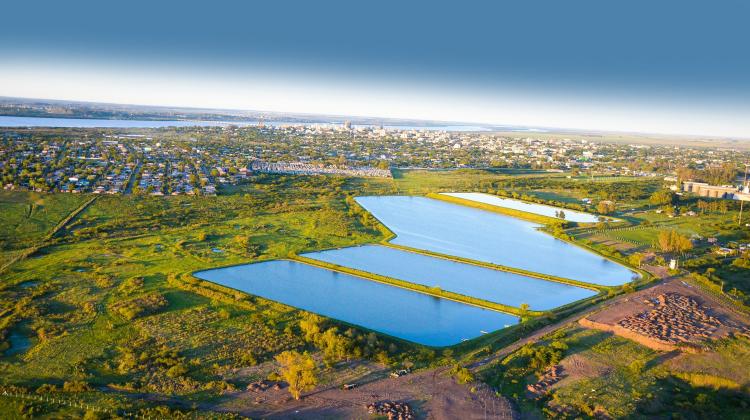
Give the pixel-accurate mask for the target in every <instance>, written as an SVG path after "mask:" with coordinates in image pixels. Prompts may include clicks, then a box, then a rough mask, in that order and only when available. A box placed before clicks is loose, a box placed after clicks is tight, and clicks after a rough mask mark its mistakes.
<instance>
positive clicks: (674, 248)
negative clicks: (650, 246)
mask: <svg viewBox="0 0 750 420" xmlns="http://www.w3.org/2000/svg"><path fill="white" fill-rule="evenodd" d="M656 244H657V246H658V247H659V249H661V250H662V251H664V252H678V253H680V254H684V253H685V252H687V251H690V250H691V249H693V241H691V240H690V238H688V237H687V236H685V235H681V234H679V233H678V232H677V231H676V230H662V231H661V232H659V235H658V236H657V237H656Z"/></svg>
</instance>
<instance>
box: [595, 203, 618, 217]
mask: <svg viewBox="0 0 750 420" xmlns="http://www.w3.org/2000/svg"><path fill="white" fill-rule="evenodd" d="M596 211H597V213H599V214H610V213H612V212H613V211H615V203H613V202H612V201H610V200H602V201H600V202H599V203H598V204H597V205H596Z"/></svg>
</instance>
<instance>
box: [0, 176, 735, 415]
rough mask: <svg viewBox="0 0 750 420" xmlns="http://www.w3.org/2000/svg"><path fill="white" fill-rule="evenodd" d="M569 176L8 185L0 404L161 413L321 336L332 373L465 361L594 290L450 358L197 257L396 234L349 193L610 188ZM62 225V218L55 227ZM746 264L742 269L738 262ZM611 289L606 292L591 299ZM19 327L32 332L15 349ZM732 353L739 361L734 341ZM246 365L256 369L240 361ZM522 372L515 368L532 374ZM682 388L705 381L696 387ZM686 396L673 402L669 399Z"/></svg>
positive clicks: (202, 399) (588, 347)
mask: <svg viewBox="0 0 750 420" xmlns="http://www.w3.org/2000/svg"><path fill="white" fill-rule="evenodd" d="M617 181H621V180H617ZM571 183H575V184H576V185H578V184H583V182H581V181H571V180H566V179H565V178H564V177H559V176H557V174H555V175H554V176H549V175H548V174H537V173H531V174H529V173H523V174H520V175H514V174H510V173H507V172H492V171H479V170H460V171H451V172H445V171H416V170H415V171H403V172H398V173H396V177H395V179H393V180H390V179H348V178H338V177H324V176H309V177H301V176H280V175H260V176H256V177H254V178H253V179H252V180H251V182H249V183H247V184H245V185H237V186H227V187H223V188H222V189H221V190H220V194H219V195H218V196H216V197H201V196H195V197H186V196H176V197H151V196H143V195H128V196H100V197H98V198H97V199H96V200H95V201H93V202H92V203H91V204H90V205H88V206H87V207H85V209H83V210H82V211H81V212H80V213H78V214H75V213H74V212H75V211H76V209H80V208H82V205H83V204H85V203H86V202H87V200H89V199H90V198H91V196H81V195H72V194H35V193H23V192H3V193H1V194H0V208H2V209H3V213H2V214H3V222H4V223H3V224H2V226H0V235H2V236H0V237H2V238H3V249H2V254H0V257H2V260H3V261H4V262H13V261H14V260H13V258H14V257H18V260H17V261H15V262H13V264H11V265H9V267H7V269H6V271H5V272H4V273H3V274H2V280H1V281H0V335H1V338H2V341H1V342H0V351H1V352H3V353H2V355H0V370H2V372H3V375H1V379H0V389H1V390H3V391H6V392H11V393H13V395H16V396H15V397H13V398H0V410H4V411H6V410H7V411H9V412H12V413H19V414H18V416H21V415H23V414H28V413H32V414H34V415H38V416H43V415H48V416H58V417H59V416H70V417H80V416H82V415H83V414H84V413H86V412H93V411H94V410H110V411H108V412H110V413H112V412H114V411H112V410H115V411H117V410H119V412H121V413H124V412H126V411H127V412H128V413H130V414H134V413H139V414H140V415H148V414H151V415H156V416H158V414H155V413H157V412H155V411H154V410H161V413H162V414H161V416H168V417H180V416H182V415H183V414H181V413H183V412H184V413H187V412H193V411H196V410H197V411H198V412H200V411H201V410H202V408H200V407H204V406H206V404H208V405H210V404H211V403H214V402H216V401H218V400H220V399H221V398H223V395H224V393H225V392H227V391H231V390H237V389H243V387H245V386H246V385H247V384H248V383H249V382H251V381H254V380H258V379H264V378H265V377H267V376H268V374H269V373H270V372H272V371H273V370H274V369H275V368H274V366H275V365H274V363H273V357H274V356H275V355H276V354H278V353H279V352H281V351H284V350H290V349H294V350H300V351H311V352H313V353H314V354H315V355H316V357H319V359H320V360H325V361H326V362H325V364H324V365H325V366H324V367H323V373H322V375H324V376H326V375H327V376H330V375H332V373H333V372H335V371H336V369H339V367H337V366H338V365H337V362H339V361H342V360H348V359H361V358H366V359H371V360H374V361H377V362H378V363H382V364H383V365H386V366H391V367H401V366H406V365H409V366H415V367H417V368H427V367H431V366H436V365H439V364H445V363H455V361H453V357H455V358H458V359H460V360H463V361H466V362H470V361H472V360H474V359H475V358H478V357H482V356H483V355H486V354H488V352H491V351H496V350H498V349H500V348H502V347H503V346H505V345H507V344H510V343H512V342H513V341H515V340H517V339H518V338H520V337H523V336H524V335H525V334H528V333H529V332H530V331H533V330H534V329H536V328H539V327H541V326H544V325H548V324H549V323H551V322H553V321H554V320H555V319H557V317H559V316H563V315H565V314H570V313H572V312H575V311H578V310H580V309H582V308H584V307H587V305H590V304H592V302H583V303H578V304H576V305H574V306H571V307H566V308H563V309H561V310H560V311H559V313H552V314H545V315H544V316H541V317H538V318H534V317H529V318H530V319H528V321H527V322H524V323H522V324H520V325H518V326H514V327H510V328H508V329H506V330H501V331H498V332H495V333H490V334H486V335H484V336H481V337H479V338H477V339H476V340H471V341H469V342H466V343H462V344H460V345H457V346H455V347H454V348H453V349H451V352H452V353H450V354H451V356H445V355H443V356H442V357H441V356H440V354H439V353H438V352H439V351H442V350H436V349H430V348H426V347H423V346H418V345H414V344H410V343H406V342H403V341H400V340H395V339H391V338H388V337H385V336H382V335H379V334H376V333H374V332H371V331H367V330H364V329H360V328H351V327H350V326H348V325H345V324H343V323H338V322H336V321H334V320H322V321H320V324H319V325H318V326H317V327H318V328H319V329H320V332H323V331H331V333H330V334H328V335H327V336H326V337H328V338H327V340H329V341H328V342H325V341H321V339H320V337H318V338H317V339H306V338H305V336H306V335H307V334H306V330H305V328H308V327H303V324H304V321H305V320H306V319H307V315H306V314H304V313H302V312H300V311H297V310H293V309H292V308H289V307H286V306H284V305H281V304H278V303H275V302H271V301H267V300H264V299H260V298H257V297H253V296H249V295H246V294H244V293H238V292H235V291H233V290H229V289H226V288H222V287H220V286H216V285H213V284H211V283H208V282H204V281H200V280H197V279H195V278H194V277H192V276H191V275H190V273H192V272H193V271H196V270H201V269H206V268H213V267H217V266H226V265H232V264H241V263H248V262H253V261H262V260H268V259H276V258H288V257H290V256H294V255H295V254H298V253H300V252H304V251H311V250H319V249H326V248H334V247H342V246H350V245H355V244H362V243H373V242H379V241H383V240H384V239H386V238H388V237H389V236H388V235H389V233H388V232H387V230H386V229H384V228H383V226H382V225H380V224H379V223H378V222H377V221H376V220H375V219H374V218H373V217H372V216H371V215H370V214H369V213H366V212H364V211H363V210H362V209H361V208H360V207H359V206H358V205H356V204H354V203H353V200H352V197H353V196H357V195H377V194H406V193H409V194H427V193H431V192H437V191H447V190H463V191H483V192H491V193H494V192H495V191H497V190H500V189H502V190H504V191H526V192H528V193H529V195H532V196H535V197H537V198H540V199H543V200H553V201H566V200H567V202H570V203H574V201H575V200H577V197H578V196H580V195H584V194H585V195H587V196H588V195H591V193H592V192H594V193H596V194H599V193H602V194H603V193H604V191H605V190H603V189H602V187H601V185H602V183H597V184H596V185H595V186H591V185H589V186H583V187H582V188H580V189H571ZM522 187H523V188H526V189H522ZM610 187H611V190H608V191H610V192H607V194H618V196H619V197H630V196H632V197H633V198H632V199H630V200H632V201H630V202H628V201H626V199H625V198H621V200H623V204H631V203H636V202H637V201H639V200H641V201H642V200H644V198H643V195H644V194H648V191H650V190H651V189H652V188H653V184H652V183H651V182H650V181H649V180H645V181H642V182H641V181H637V180H628V181H625V182H616V181H612V182H611V183H610ZM638 191H645V192H643V193H638ZM74 214H75V217H70V216H71V215H74ZM6 215H7V216H6ZM659 217H662V216H659ZM730 218H731V215H712V216H711V217H706V218H705V219H700V222H699V218H682V217H681V218H676V219H668V218H666V217H663V220H662V219H660V218H658V217H657V215H652V214H651V213H646V214H645V215H644V216H639V215H636V216H634V217H633V219H632V220H633V221H634V222H633V223H635V224H636V226H637V229H635V230H629V231H611V232H610V231H604V234H606V235H619V234H620V233H622V234H623V235H635V236H628V238H633V240H635V238H638V239H639V240H640V239H643V240H646V238H648V237H649V235H654V234H656V233H655V232H658V228H656V227H654V226H659V228H661V226H662V225H664V226H673V225H674V227H675V228H677V229H679V230H680V231H685V232H687V231H691V230H692V229H695V231H696V232H699V233H700V234H706V235H707V234H709V233H711V232H714V231H715V232H716V235H719V236H720V237H721V238H730V237H734V236H732V235H735V236H737V237H739V236H741V235H740V234H737V233H736V232H735V231H733V230H732V229H731V228H729V226H728V224H727V223H729V222H728V220H729V219H730ZM68 219H69V220H68ZM642 220H649V223H651V226H647V227H643V226H640V225H637V223H640V222H641V221H642ZM56 228H59V231H57V233H56V234H55V235H54V236H50V233H51V232H52V230H53V229H56ZM712 229H715V230H712ZM563 234H564V232H563ZM637 235H642V236H637ZM24 249H31V250H32V251H34V252H33V253H29V255H26V254H23V253H21V251H22V250H24ZM597 249H598V248H597ZM701 270H705V268H704V267H702V266H701ZM727 270H728V269H727ZM734 275H736V276H742V271H739V272H738V273H736V274H734ZM606 292H612V293H613V294H615V293H621V292H622V291H620V290H619V289H618V290H611V291H606ZM607 297H608V295H607V293H602V294H601V295H600V296H599V297H597V298H596V299H597V301H601V300H603V299H606V298H607ZM587 334H589V335H587ZM590 334H591V333H582V332H579V331H576V332H570V333H568V335H566V338H565V342H566V345H567V346H568V349H567V350H566V352H567V353H565V354H568V353H570V352H571V351H572V350H571V349H577V350H575V351H576V352H579V353H581V354H586V355H587V357H589V356H590V357H591V358H596V357H599V358H600V359H601V361H602V362H604V361H606V360H607V359H616V360H618V363H622V364H623V366H625V365H627V366H629V365H630V364H632V363H633V361H634V360H635V359H633V357H636V356H637V357H636V358H638V359H639V360H640V359H643V360H646V361H651V360H656V359H657V358H658V355H655V354H652V353H650V352H648V351H644V350H643V349H641V348H638V346H637V345H635V344H634V343H630V342H628V341H627V340H623V341H624V343H623V342H620V341H617V340H615V342H613V344H612V347H611V348H609V347H608V348H603V347H602V346H601V345H599V344H600V343H599V342H600V341H607V340H604V339H602V338H601V337H594V336H592V335H590ZM321 336H322V334H321ZM24 340H26V344H28V345H29V346H30V348H29V349H28V350H26V351H16V350H17V349H16V347H17V346H19V345H20V344H23V341H24ZM609 341H612V340H609ZM609 341H607V342H609ZM19 343H20V344H19ZM736 345H739V344H732V343H728V344H727V346H730V347H731V346H736ZM597 352H599V353H597ZM446 354H447V353H446ZM727 357H728V356H727ZM631 359H632V360H631ZM597 360H599V359H597ZM696 363H701V362H696ZM726 363H729V365H731V363H734V361H733V359H732V360H730V359H729V358H728V359H727V361H726ZM511 366H513V365H512V364H511ZM518 367H519V368H523V366H518ZM618 369H619V368H618ZM623 369H624V368H623ZM654 369H656V368H654ZM238 371H242V372H250V373H247V374H243V375H237V374H235V373H236V372H238ZM232 372H235V373H232ZM492 372H495V373H493V374H492V375H489V374H488V375H489V376H487V377H486V380H487V381H488V382H489V383H491V384H493V385H495V386H497V387H498V389H499V390H500V391H501V393H503V395H507V396H513V395H514V394H518V393H519V392H521V391H522V387H523V386H525V384H524V383H523V381H522V380H518V381H517V382H513V380H512V378H511V376H512V375H511V376H508V375H507V374H506V373H502V372H500V371H496V370H495V368H493V370H492ZM519 372H520V376H518V378H526V377H528V375H530V374H531V372H530V371H527V370H525V371H523V372H521V371H519ZM645 372H651V370H650V368H649V369H646V370H645ZM230 373H231V374H230ZM657 373H659V371H658V370H654V373H653V375H652V376H649V375H651V373H649V375H644V376H643V378H644V379H643V381H646V382H643V383H641V382H638V383H636V384H630V383H629V382H628V381H629V380H631V379H632V378H631V379H628V378H630V377H628V376H627V375H625V376H623V377H619V376H613V377H612V378H613V381H612V383H613V385H612V386H613V388H612V390H611V392H612V393H613V395H617V396H618V398H617V399H619V398H624V397H623V395H625V394H623V392H625V391H622V389H626V390H627V392H631V390H637V392H648V389H650V388H648V387H650V386H652V385H649V384H652V382H653V381H656V382H655V383H658V384H661V383H662V382H660V381H665V380H667V381H674V380H673V379H671V377H669V376H659V375H660V373H659V375H657ZM493 375H494V376H493ZM498 375H499V376H498ZM502 375H505V376H502ZM513 375H515V374H513ZM623 375H624V374H623ZM500 376H502V377H500ZM615 379H616V380H615ZM592 380H593V379H592ZM652 380H653V381H652ZM693 380H697V379H695V378H693ZM639 381H640V379H639ZM649 381H651V382H649ZM669 383H670V384H672V382H669ZM572 386H573V385H572V384H571V388H569V391H566V389H568V388H562V389H560V390H559V395H558V394H555V395H557V396H556V397H554V398H557V399H559V400H560V401H562V402H564V403H565V404H569V405H571V406H572V407H575V408H576V410H579V411H581V412H585V409H584V406H583V402H581V401H580V400H579V399H577V398H578V397H577V396H578V394H579V393H580V392H579V391H580V389H583V388H575V387H572ZM580 386H581V387H588V386H592V387H599V386H601V385H599V384H589V383H585V385H584V384H583V383H582V384H581V385H580ZM670 386H672V385H670ZM676 386H681V387H685V385H684V384H682V385H681V384H678V385H676ZM618 387H620V388H618ZM621 388H622V389H621ZM681 389H682V388H681ZM685 389H687V391H685V392H686V393H688V392H693V391H692V389H693V388H692V387H690V386H687V387H686V388H685ZM576 390H578V391H576ZM566 392H567V393H566ZM144 395H145V396H148V399H147V400H144V399H143V398H142V396H144ZM519 395H520V394H519ZM632 395H633V394H631V397H632ZM639 395H641V394H639ZM644 395H645V394H644ZM686 395H687V394H686ZM691 395H692V394H691ZM641 397H642V395H641ZM641 397H639V398H641ZM40 398H41V400H40ZM601 398H602V401H601V403H600V404H608V405H607V407H609V408H610V409H612V410H613V411H612V412H616V413H620V412H622V413H624V414H626V415H627V413H631V414H632V413H638V412H640V411H639V410H641V408H642V407H640V406H639V405H638V403H633V404H634V405H632V404H631V405H627V406H622V407H621V406H618V405H617V404H618V402H617V401H616V399H612V400H606V401H605V400H604V399H603V398H604V397H601ZM717 398H718V397H717ZM721 398H723V397H721ZM716 401H717V403H720V402H721V401H723V400H716ZM523 404H524V407H527V408H528V409H530V410H535V411H536V412H541V410H542V409H543V407H541V406H539V405H538V404H536V403H533V402H528V401H525V402H523ZM670 404H672V405H670ZM674 404H676V402H669V401H666V400H665V401H664V402H663V405H664V407H673V405H674ZM158 406H162V408H155V407H158ZM165 406H168V407H169V408H165ZM196 407H198V408H196ZM165 410H182V411H180V412H176V411H165ZM665 410H666V409H665ZM101 413H102V412H101V411H100V414H101ZM165 413H167V414H165ZM199 414H201V413H199ZM14 415H15V414H14ZM91 415H93V414H91ZM184 415H185V416H187V414H184ZM202 415H205V413H203V414H202Z"/></svg>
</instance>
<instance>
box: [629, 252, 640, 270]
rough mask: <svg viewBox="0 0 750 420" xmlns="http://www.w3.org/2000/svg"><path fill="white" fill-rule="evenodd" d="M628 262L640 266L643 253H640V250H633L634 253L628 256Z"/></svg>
mask: <svg viewBox="0 0 750 420" xmlns="http://www.w3.org/2000/svg"><path fill="white" fill-rule="evenodd" d="M628 262H630V264H632V265H634V266H636V267H638V268H640V267H641V264H642V263H643V254H641V253H640V252H635V253H633V254H631V255H630V256H629V257H628Z"/></svg>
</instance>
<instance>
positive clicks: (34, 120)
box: [0, 115, 534, 132]
mask: <svg viewBox="0 0 750 420" xmlns="http://www.w3.org/2000/svg"><path fill="white" fill-rule="evenodd" d="M263 123H264V124H265V125H267V126H273V127H284V126H306V127H315V126H319V127H330V126H341V124H340V123H337V122H330V121H309V122H300V121H264V122H263ZM225 125H239V126H255V125H258V123H257V122H254V121H239V122H238V121H199V120H171V121H150V120H105V119H95V118H48V117H12V116H5V115H0V127H64V128H86V127H91V128H161V127H218V126H225ZM354 127H375V126H373V125H354ZM383 127H384V128H385V129H389V130H426V131H466V132H469V131H491V130H502V131H534V130H531V129H524V128H510V127H486V126H479V125H430V126H416V125H384V126H383Z"/></svg>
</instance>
